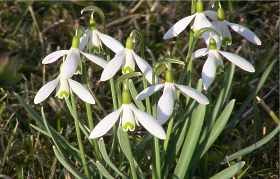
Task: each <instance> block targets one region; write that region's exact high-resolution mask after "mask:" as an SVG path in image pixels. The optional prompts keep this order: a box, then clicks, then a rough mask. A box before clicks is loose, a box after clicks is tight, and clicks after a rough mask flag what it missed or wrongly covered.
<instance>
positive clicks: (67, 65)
mask: <svg viewBox="0 0 280 179" xmlns="http://www.w3.org/2000/svg"><path fill="white" fill-rule="evenodd" d="M79 62H80V51H79V49H77V48H71V49H70V50H69V53H68V55H67V57H66V60H65V62H64V63H63V66H62V69H61V77H62V78H64V79H68V78H71V77H72V76H73V74H74V73H75V72H76V70H77V67H78V65H79Z"/></svg>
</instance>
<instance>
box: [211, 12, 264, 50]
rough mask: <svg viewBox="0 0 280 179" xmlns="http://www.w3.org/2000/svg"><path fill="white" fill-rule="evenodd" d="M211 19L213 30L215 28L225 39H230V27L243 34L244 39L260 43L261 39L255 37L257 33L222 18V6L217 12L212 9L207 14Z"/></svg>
mask: <svg viewBox="0 0 280 179" xmlns="http://www.w3.org/2000/svg"><path fill="white" fill-rule="evenodd" d="M209 17H210V18H211V19H212V20H213V21H212V24H213V27H214V29H215V30H217V31H218V32H219V33H221V35H222V37H223V38H225V39H226V40H231V32H230V29H232V30H233V31H235V32H237V33H238V34H240V35H241V36H243V37H244V38H245V39H247V40H248V41H249V42H251V43H253V44H256V45H261V44H262V42H261V40H260V39H259V38H258V37H257V35H256V34H255V33H254V32H253V31H251V30H250V29H248V28H247V27H244V26H242V25H239V24H235V23H231V22H229V21H227V20H225V18H224V12H223V9H222V8H219V9H218V13H216V12H214V11H212V15H211V16H209Z"/></svg>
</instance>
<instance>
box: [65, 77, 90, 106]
mask: <svg viewBox="0 0 280 179" xmlns="http://www.w3.org/2000/svg"><path fill="white" fill-rule="evenodd" d="M68 82H69V86H70V88H71V90H72V91H73V92H74V93H75V94H76V95H77V96H78V97H79V98H80V99H81V100H83V101H84V102H87V103H90V104H95V100H94V98H93V97H92V95H91V94H90V92H89V90H88V89H86V88H85V87H84V86H83V85H82V84H80V83H78V82H77V81H74V80H71V79H68Z"/></svg>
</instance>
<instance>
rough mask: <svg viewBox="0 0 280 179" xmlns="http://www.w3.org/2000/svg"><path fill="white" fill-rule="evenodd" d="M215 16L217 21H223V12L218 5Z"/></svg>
mask: <svg viewBox="0 0 280 179" xmlns="http://www.w3.org/2000/svg"><path fill="white" fill-rule="evenodd" d="M217 16H218V20H219V21H224V20H225V12H224V9H223V8H222V7H219V8H218V10H217Z"/></svg>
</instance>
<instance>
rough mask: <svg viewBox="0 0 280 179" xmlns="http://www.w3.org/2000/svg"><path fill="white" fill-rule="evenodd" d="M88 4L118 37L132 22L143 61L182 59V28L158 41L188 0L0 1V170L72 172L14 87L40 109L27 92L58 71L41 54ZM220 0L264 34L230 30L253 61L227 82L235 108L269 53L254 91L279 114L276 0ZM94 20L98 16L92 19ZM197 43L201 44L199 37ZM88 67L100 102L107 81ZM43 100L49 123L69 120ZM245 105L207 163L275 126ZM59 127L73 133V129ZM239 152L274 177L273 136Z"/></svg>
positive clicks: (67, 41) (64, 37)
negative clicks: (255, 39) (254, 38)
mask: <svg viewBox="0 0 280 179" xmlns="http://www.w3.org/2000/svg"><path fill="white" fill-rule="evenodd" d="M212 4H213V1H207V2H206V3H205V8H211V5H212ZM89 5H95V6H98V7H100V8H101V9H102V10H103V11H104V14H105V16H106V24H105V27H104V26H102V25H100V26H99V27H98V28H99V30H100V31H102V32H105V33H107V34H109V35H111V36H113V37H115V38H116V39H118V40H120V41H122V42H124V40H125V38H126V37H127V36H128V35H129V33H130V32H131V31H132V30H134V29H138V30H140V31H142V32H143V34H144V43H145V48H146V51H145V57H146V59H147V60H148V61H150V62H151V61H157V60H159V59H160V58H161V57H162V56H166V55H169V54H172V55H173V56H175V57H176V58H178V59H181V60H183V59H184V58H185V55H186V53H187V33H186V32H184V33H183V34H181V35H180V36H179V37H178V38H177V42H176V43H175V40H176V39H173V40H169V41H164V40H163V39H162V36H163V34H164V32H166V31H167V30H168V29H169V28H170V27H171V25H172V24H174V23H175V22H176V21H177V20H179V19H180V18H182V17H184V16H187V15H189V14H190V2H189V1H157V0H149V1H143V0H140V1H119V2H118V1H97V2H90V1H81V2H80V1H69V2H48V1H41V2H36V1H34V2H32V1H29V2H16V1H15V2H12V1H11V2H0V178H5V177H6V178H9V177H11V178H27V177H28V178H66V177H70V175H69V174H68V173H67V172H66V171H65V170H62V166H61V165H60V164H59V162H58V161H57V160H56V159H55V156H54V154H53V151H52V149H51V144H50V142H49V140H48V139H47V138H45V137H44V136H41V135H40V134H39V133H38V132H37V131H36V130H34V129H33V128H32V127H31V126H30V124H33V123H34V121H33V120H32V119H31V118H30V117H29V116H28V115H27V113H26V112H25V111H24V109H23V108H22V106H21V105H20V104H19V102H18V101H17V99H16V98H15V93H18V94H19V95H21V96H22V97H23V98H24V100H25V102H26V103H27V104H29V105H30V106H31V107H32V108H35V109H36V110H38V111H39V110H40V105H37V106H35V105H34V104H33V98H34V96H35V94H36V92H37V91H38V89H39V88H40V87H41V86H42V84H43V83H45V82H46V81H49V80H50V79H53V78H54V77H55V76H56V75H57V74H56V71H57V69H58V67H57V65H49V66H43V65H42V64H41V60H42V59H43V57H45V56H46V55H47V54H49V53H50V52H52V51H55V50H57V49H68V48H70V46H71V38H72V35H73V34H74V25H75V24H77V23H79V24H80V26H81V27H86V26H87V22H88V18H89V14H85V15H83V16H81V13H80V11H81V9H83V8H84V7H86V6H89ZM222 5H223V7H224V9H225V10H226V17H227V19H228V20H230V21H231V22H234V23H239V24H243V25H245V26H247V27H249V28H250V29H251V30H253V31H254V32H255V33H256V34H257V35H258V36H259V37H260V39H261V40H262V42H263V43H262V46H260V47H256V46H254V45H252V44H249V43H248V42H247V41H244V40H243V39H242V38H241V37H240V36H239V35H236V34H235V35H233V45H232V46H231V47H230V48H228V50H230V51H235V52H238V53H239V54H240V55H241V56H243V57H245V58H247V59H248V60H249V61H250V62H251V63H253V64H254V66H255V67H256V73H254V74H248V73H245V72H243V71H241V70H240V69H238V68H236V73H235V77H234V84H233V90H232V98H235V99H237V107H236V108H235V109H236V110H238V109H240V107H241V106H242V104H243V103H244V101H246V99H247V97H248V96H249V95H250V94H251V93H252V92H253V91H254V90H255V88H256V85H257V84H258V82H259V80H260V77H261V74H262V73H263V72H264V70H265V69H266V68H267V66H268V65H269V64H270V63H271V62H272V61H273V60H275V61H277V62H276V64H275V65H274V68H273V70H272V72H271V73H270V74H269V77H268V78H267V80H266V82H265V84H264V85H263V87H262V89H261V90H260V92H259V93H258V96H260V97H261V98H262V99H263V100H264V101H265V103H266V104H267V105H268V106H269V108H270V109H271V110H273V111H274V112H275V113H276V114H279V2H278V1H229V2H226V1H223V2H222ZM97 22H99V23H100V22H101V21H100V20H99V19H97ZM198 46H199V47H203V46H204V43H203V42H200V43H199V45H198ZM199 47H197V48H199ZM202 63H203V60H199V62H197V63H196V64H195V65H196V66H195V68H196V69H197V70H196V71H195V72H194V73H195V74H194V75H195V78H198V77H199V76H200V71H201V64H202ZM226 65H227V63H226ZM93 70H94V71H95V72H96V73H94V74H93V75H92V86H93V87H94V88H93V90H94V91H95V92H96V94H98V96H97V97H98V98H99V99H100V100H101V101H102V102H103V101H104V104H103V107H104V108H107V107H110V106H111V104H110V103H111V102H110V99H109V97H108V96H110V95H109V89H107V87H106V85H105V84H100V83H99V82H98V78H99V76H100V70H101V69H98V68H97V69H93ZM195 78H194V79H195ZM219 80H222V77H221V78H220V79H219V76H218V78H217V80H216V83H215V84H214V85H213V87H212V89H211V92H210V93H211V94H210V95H211V97H210V98H215V97H216V96H217V94H218V93H217V92H216V91H219V83H218V82H219ZM103 99H104V100H103ZM44 106H45V112H46V113H47V114H48V115H49V116H52V118H50V120H51V121H50V122H51V123H52V124H53V125H54V126H56V127H57V128H59V126H63V125H65V124H66V123H68V121H69V119H70V117H69V115H68V112H67V111H66V110H65V109H64V108H63V102H61V101H59V100H57V99H55V98H54V97H51V98H50V99H49V100H47V101H46V102H45V103H44ZM243 106H244V105H243ZM95 108H96V111H97V115H98V111H100V110H104V109H102V107H100V106H99V107H98V106H97V107H95ZM243 108H244V109H243V111H242V112H241V113H240V115H239V116H238V118H239V121H240V122H239V123H238V124H237V125H236V127H234V128H229V129H227V130H226V131H224V133H223V135H222V136H220V137H219V140H218V142H216V145H215V147H214V148H212V149H211V151H210V153H211V155H208V159H207V162H210V163H211V162H213V163H215V165H216V166H213V167H216V168H217V169H219V165H217V162H216V161H220V160H221V159H223V158H224V156H225V155H230V154H232V153H234V152H236V151H238V150H240V149H241V148H244V147H246V146H248V145H250V144H253V143H255V142H256V141H258V140H259V139H260V138H262V137H263V136H265V135H266V134H267V133H268V132H269V131H271V130H272V129H273V128H275V126H276V125H275V123H274V122H273V120H272V119H271V118H270V117H269V116H268V115H267V113H266V112H265V111H264V109H263V108H262V107H261V106H260V105H259V104H257V103H256V101H255V100H254V99H252V100H251V101H250V102H249V103H248V105H245V107H243ZM66 113H67V115H66ZM65 133H66V135H69V138H70V139H71V137H72V136H71V135H70V134H69V133H67V131H66V132H65ZM244 160H245V161H246V163H247V167H248V169H247V171H246V174H245V175H244V178H254V179H255V178H273V179H276V178H279V140H278V139H277V137H276V138H274V139H273V140H272V141H270V142H269V143H268V144H267V145H265V146H264V147H262V148H261V149H259V150H258V151H256V152H254V153H252V154H250V155H248V156H246V157H245V159H244ZM205 172H207V169H205Z"/></svg>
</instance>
